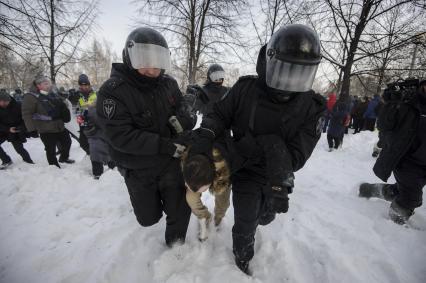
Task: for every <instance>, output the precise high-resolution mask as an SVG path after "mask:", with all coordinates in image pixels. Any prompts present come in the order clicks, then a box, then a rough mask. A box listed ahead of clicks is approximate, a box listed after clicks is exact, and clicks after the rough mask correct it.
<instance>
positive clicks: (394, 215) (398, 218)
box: [389, 201, 414, 225]
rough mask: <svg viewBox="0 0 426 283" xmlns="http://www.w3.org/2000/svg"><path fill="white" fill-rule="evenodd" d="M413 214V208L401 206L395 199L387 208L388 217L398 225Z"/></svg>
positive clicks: (402, 223) (404, 222) (405, 221)
mask: <svg viewBox="0 0 426 283" xmlns="http://www.w3.org/2000/svg"><path fill="white" fill-rule="evenodd" d="M413 214H414V209H410V208H405V207H402V206H400V205H399V204H397V203H396V201H393V202H392V203H391V206H390V208H389V217H390V219H391V220H392V221H393V222H395V223H396V224H399V225H404V224H406V223H407V221H408V219H409V218H410V217H411V215H413Z"/></svg>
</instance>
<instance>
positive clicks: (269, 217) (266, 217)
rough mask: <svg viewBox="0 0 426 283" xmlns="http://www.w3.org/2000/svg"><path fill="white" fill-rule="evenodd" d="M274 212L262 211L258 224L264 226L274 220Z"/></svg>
mask: <svg viewBox="0 0 426 283" xmlns="http://www.w3.org/2000/svg"><path fill="white" fill-rule="evenodd" d="M274 219H275V212H269V211H268V212H264V213H263V214H262V215H261V216H260V218H259V225H262V226H265V225H268V224H269V223H271V222H272V221H274Z"/></svg>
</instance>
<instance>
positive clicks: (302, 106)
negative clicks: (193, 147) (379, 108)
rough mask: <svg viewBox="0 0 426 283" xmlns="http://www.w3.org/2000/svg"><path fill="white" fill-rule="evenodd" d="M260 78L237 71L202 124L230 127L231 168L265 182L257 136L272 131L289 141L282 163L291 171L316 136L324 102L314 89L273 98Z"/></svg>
mask: <svg viewBox="0 0 426 283" xmlns="http://www.w3.org/2000/svg"><path fill="white" fill-rule="evenodd" d="M263 82H264V81H263V80H262V79H259V78H258V77H255V76H246V77H241V78H240V79H239V80H238V81H237V83H236V84H235V85H234V86H233V87H232V88H231V90H230V91H229V92H228V93H227V95H226V97H225V98H224V99H222V100H221V101H219V102H217V103H216V104H215V106H214V108H213V109H214V111H213V112H212V113H210V114H208V115H207V118H206V119H203V123H202V125H201V127H203V128H208V129H211V130H213V131H214V132H215V134H216V136H220V135H221V134H222V133H223V132H224V130H225V129H231V130H232V132H233V146H232V147H231V154H230V155H231V160H232V163H233V164H232V165H231V166H232V169H233V171H239V170H243V171H244V174H245V175H246V177H247V178H250V179H253V180H256V181H258V182H264V183H266V182H267V174H266V162H265V159H264V154H263V146H262V144H258V142H257V141H256V138H257V137H259V136H265V135H271V134H273V135H277V136H279V137H281V138H282V139H283V140H284V142H285V144H286V146H287V149H286V150H285V152H286V153H287V156H286V157H287V162H286V164H285V165H284V166H286V171H287V172H295V171H297V170H299V169H300V168H302V167H303V165H304V164H305V162H306V160H307V159H308V158H309V156H310V155H311V153H312V151H313V149H314V148H315V145H316V144H317V142H318V140H319V138H320V135H321V129H322V124H323V123H322V121H323V118H322V117H323V113H324V111H325V109H326V106H325V101H324V99H323V98H322V97H321V96H320V95H318V94H315V93H314V92H313V91H308V92H305V93H299V94H297V95H295V96H294V97H293V98H292V99H291V100H290V101H288V102H285V103H277V102H276V101H274V100H273V99H272V97H271V95H268V94H267V93H266V91H265V89H266V86H265V85H264V83H263Z"/></svg>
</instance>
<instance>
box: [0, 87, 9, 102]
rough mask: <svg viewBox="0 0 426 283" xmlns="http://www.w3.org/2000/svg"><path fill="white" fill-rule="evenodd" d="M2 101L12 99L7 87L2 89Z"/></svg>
mask: <svg viewBox="0 0 426 283" xmlns="http://www.w3.org/2000/svg"><path fill="white" fill-rule="evenodd" d="M0 101H10V95H9V94H8V93H7V91H6V90H5V89H1V90H0Z"/></svg>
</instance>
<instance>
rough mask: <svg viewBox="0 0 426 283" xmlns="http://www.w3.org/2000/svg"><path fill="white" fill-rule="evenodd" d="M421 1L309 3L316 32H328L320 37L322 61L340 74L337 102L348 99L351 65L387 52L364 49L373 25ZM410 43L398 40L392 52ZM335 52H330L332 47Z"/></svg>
mask: <svg viewBox="0 0 426 283" xmlns="http://www.w3.org/2000/svg"><path fill="white" fill-rule="evenodd" d="M420 2H422V1H417V0H363V1H356V0H346V1H344V0H324V1H311V4H310V5H313V6H314V5H316V8H315V9H316V11H317V12H316V13H315V14H314V15H312V16H310V18H311V19H314V20H312V23H313V25H314V26H315V28H316V29H317V30H322V29H324V30H329V31H331V32H330V33H328V34H325V33H324V32H323V33H322V34H323V36H325V38H323V44H324V46H323V53H324V58H325V59H326V60H327V61H329V62H330V63H331V64H332V65H333V66H334V68H335V69H336V70H337V71H338V73H339V80H338V81H339V82H338V85H341V87H340V94H341V97H340V99H342V100H347V99H348V98H349V89H350V83H351V77H352V75H353V74H352V71H353V66H354V64H356V63H358V62H360V61H362V60H364V59H365V58H368V57H371V56H375V55H378V54H381V53H384V52H386V50H387V49H388V48H387V47H386V48H383V49H381V50H375V51H374V52H373V53H370V52H368V50H367V49H365V48H363V47H364V46H365V45H368V44H369V42H371V41H373V40H374V38H372V37H371V34H369V33H368V32H366V31H368V30H369V29H368V28H369V27H370V26H371V25H372V24H373V23H377V22H378V21H381V20H382V18H383V17H384V16H385V15H386V14H388V13H390V12H391V11H392V10H394V9H396V8H398V7H411V8H413V9H414V8H415V7H416V6H418V5H419V3H420ZM410 40H412V37H411V36H410V35H407V36H404V37H402V38H398V40H397V41H395V42H393V43H392V47H391V48H392V49H393V48H397V47H398V46H401V45H403V44H406V43H407V42H409V41H410ZM333 45H334V48H329V46H333Z"/></svg>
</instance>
